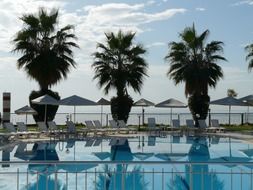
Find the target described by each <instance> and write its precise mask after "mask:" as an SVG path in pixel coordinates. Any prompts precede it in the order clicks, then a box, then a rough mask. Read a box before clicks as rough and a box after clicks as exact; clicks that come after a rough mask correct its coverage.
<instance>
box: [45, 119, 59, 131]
mask: <svg viewBox="0 0 253 190" xmlns="http://www.w3.org/2000/svg"><path fill="white" fill-rule="evenodd" d="M47 125H48V129H49V130H50V131H59V129H58V127H57V125H56V123H55V122H54V121H48V122H47Z"/></svg>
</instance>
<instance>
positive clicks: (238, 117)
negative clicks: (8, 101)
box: [11, 113, 253, 125]
mask: <svg viewBox="0 0 253 190" xmlns="http://www.w3.org/2000/svg"><path fill="white" fill-rule="evenodd" d="M149 117H154V118H156V123H158V124H166V125H168V124H170V123H171V115H170V114H169V113H145V116H144V122H145V123H147V118H149ZM73 118H74V116H73V114H72V113H57V114H56V116H55V121H56V123H57V124H65V121H66V120H69V119H70V120H73ZM209 118H211V119H218V120H219V122H220V123H221V124H227V123H229V122H228V120H229V119H228V118H229V114H228V113H210V114H209V116H208V118H207V122H208V121H209ZM97 119H98V120H101V119H102V120H101V121H102V124H103V125H108V120H110V119H112V115H111V114H109V113H103V114H102V115H101V113H76V115H75V121H76V122H79V123H84V121H85V120H97ZM172 119H180V123H181V125H185V120H186V119H192V115H191V114H190V113H173V114H172ZM11 121H12V122H13V123H16V122H19V121H24V122H25V116H24V115H16V114H14V113H12V114H11ZM27 123H28V124H34V123H35V122H34V120H33V117H32V116H31V115H29V116H28V119H27ZM242 123H253V113H231V124H237V125H238V124H242ZM128 124H131V125H139V124H142V114H141V113H130V115H129V119H128Z"/></svg>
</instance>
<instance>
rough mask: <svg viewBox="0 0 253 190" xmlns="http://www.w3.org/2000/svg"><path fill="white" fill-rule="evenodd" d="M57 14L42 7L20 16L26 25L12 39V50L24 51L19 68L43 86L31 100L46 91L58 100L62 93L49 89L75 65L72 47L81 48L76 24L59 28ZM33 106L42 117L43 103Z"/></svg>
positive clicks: (31, 96)
mask: <svg viewBox="0 0 253 190" xmlns="http://www.w3.org/2000/svg"><path fill="white" fill-rule="evenodd" d="M58 15H59V13H58V10H55V9H53V10H52V11H51V12H50V13H48V12H47V11H46V10H45V9H43V8H41V9H39V11H38V14H24V15H23V16H22V17H21V20H22V22H23V24H24V26H23V28H22V29H21V30H20V31H19V32H17V34H16V36H15V38H14V40H13V42H14V46H15V47H14V49H13V52H17V53H21V54H22V55H21V57H20V58H19V59H18V60H17V67H18V69H24V70H25V72H26V73H27V75H28V77H29V78H31V79H34V80H36V81H37V82H38V84H39V86H40V91H39V92H35V91H33V92H32V93H31V94H30V100H31V99H33V98H36V97H38V96H41V95H44V94H50V95H51V96H54V97H55V98H57V99H59V98H60V97H59V95H58V94H57V93H54V92H52V91H50V90H49V88H51V86H52V85H55V84H57V83H58V82H59V81H61V80H62V79H66V78H67V74H68V73H69V71H70V67H75V65H76V63H75V61H74V60H73V51H72V50H71V48H73V47H78V45H77V44H76V43H75V42H73V40H75V39H76V36H75V35H74V34H73V33H72V30H73V26H72V25H67V26H65V27H63V28H58V26H57V23H58ZM30 103H31V102H30ZM33 107H34V108H35V109H36V108H37V109H36V110H37V111H38V112H39V114H38V116H39V118H43V117H44V116H43V113H44V112H43V111H42V112H41V111H40V109H39V107H40V106H35V105H34V106H33ZM41 109H43V106H42V107H41ZM49 110H50V107H49ZM56 111H57V109H56ZM40 113H41V114H40ZM49 114H50V115H51V114H52V113H50V111H49Z"/></svg>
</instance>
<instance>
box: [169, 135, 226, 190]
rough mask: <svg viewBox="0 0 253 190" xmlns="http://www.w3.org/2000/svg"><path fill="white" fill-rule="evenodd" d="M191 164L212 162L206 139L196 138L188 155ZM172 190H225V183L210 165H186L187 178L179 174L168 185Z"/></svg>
mask: <svg viewBox="0 0 253 190" xmlns="http://www.w3.org/2000/svg"><path fill="white" fill-rule="evenodd" d="M188 160H189V162H207V161H208V160H210V153H209V146H208V141H207V138H206V137H198V138H194V140H193V141H192V145H191V147H190V150H189V153H188ZM168 188H169V189H172V190H188V189H194V190H200V189H205V190H211V189H215V190H223V189H224V182H223V181H221V180H220V179H219V178H218V176H217V175H216V174H215V173H213V172H212V171H210V170H209V166H208V164H204V165H202V164H194V165H191V166H190V165H187V164H186V165H185V176H181V175H179V174H177V175H176V177H175V179H174V180H172V181H171V182H170V184H168Z"/></svg>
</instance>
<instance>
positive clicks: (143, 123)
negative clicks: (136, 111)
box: [142, 106, 145, 125]
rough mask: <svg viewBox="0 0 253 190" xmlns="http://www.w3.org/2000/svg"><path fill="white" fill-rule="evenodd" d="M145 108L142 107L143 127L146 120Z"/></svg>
mask: <svg viewBox="0 0 253 190" xmlns="http://www.w3.org/2000/svg"><path fill="white" fill-rule="evenodd" d="M144 112H145V111H144V108H143V106H142V125H144V120H145V118H144Z"/></svg>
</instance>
